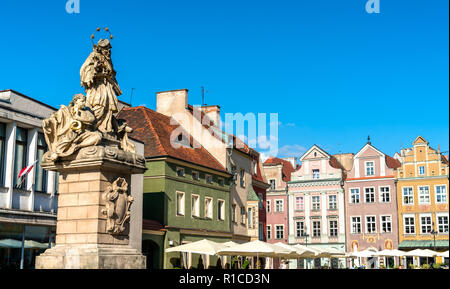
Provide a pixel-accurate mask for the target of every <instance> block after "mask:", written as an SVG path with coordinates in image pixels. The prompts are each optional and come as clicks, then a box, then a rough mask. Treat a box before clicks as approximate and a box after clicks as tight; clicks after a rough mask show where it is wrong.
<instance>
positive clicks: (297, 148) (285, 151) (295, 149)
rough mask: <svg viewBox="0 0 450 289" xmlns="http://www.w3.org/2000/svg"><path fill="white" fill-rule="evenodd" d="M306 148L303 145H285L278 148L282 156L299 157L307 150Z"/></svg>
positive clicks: (279, 154)
mask: <svg viewBox="0 0 450 289" xmlns="http://www.w3.org/2000/svg"><path fill="white" fill-rule="evenodd" d="M306 150H307V149H306V148H305V147H302V146H301V145H285V146H283V147H281V148H280V149H278V156H280V157H299V156H301V155H302V154H303V153H305V152H306Z"/></svg>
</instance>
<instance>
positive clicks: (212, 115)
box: [202, 105, 220, 126]
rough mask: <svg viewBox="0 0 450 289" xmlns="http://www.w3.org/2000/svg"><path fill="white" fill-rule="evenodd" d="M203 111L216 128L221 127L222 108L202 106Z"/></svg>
mask: <svg viewBox="0 0 450 289" xmlns="http://www.w3.org/2000/svg"><path fill="white" fill-rule="evenodd" d="M202 111H203V112H204V113H205V114H206V115H207V116H208V118H209V119H210V120H212V121H213V122H214V125H215V126H220V106H218V105H205V106H202Z"/></svg>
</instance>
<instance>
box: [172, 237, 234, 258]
mask: <svg viewBox="0 0 450 289" xmlns="http://www.w3.org/2000/svg"><path fill="white" fill-rule="evenodd" d="M223 248H226V246H225V245H223V243H216V242H213V241H210V240H206V239H203V240H200V241H196V242H192V243H188V244H183V245H180V246H176V247H173V248H168V249H166V250H165V252H166V253H171V252H183V253H194V254H204V255H211V256H214V255H216V254H217V251H219V250H220V249H223Z"/></svg>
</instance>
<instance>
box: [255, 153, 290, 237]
mask: <svg viewBox="0 0 450 289" xmlns="http://www.w3.org/2000/svg"><path fill="white" fill-rule="evenodd" d="M294 166H295V162H294V161H293V162H290V161H287V160H284V159H279V158H275V157H270V158H268V159H267V160H266V161H265V162H264V165H263V167H264V174H265V177H266V180H267V182H268V183H269V184H270V187H269V188H268V189H267V191H266V230H265V237H266V241H267V242H268V243H278V242H282V243H285V244H287V243H288V203H287V182H289V181H290V179H291V173H292V172H293V171H294Z"/></svg>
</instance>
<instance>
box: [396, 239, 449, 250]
mask: <svg viewBox="0 0 450 289" xmlns="http://www.w3.org/2000/svg"><path fill="white" fill-rule="evenodd" d="M434 245H435V242H434V241H433V240H407V241H402V242H401V243H400V244H399V245H398V248H399V249H414V248H420V249H433V248H434ZM448 247H449V241H448V240H436V248H448Z"/></svg>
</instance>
